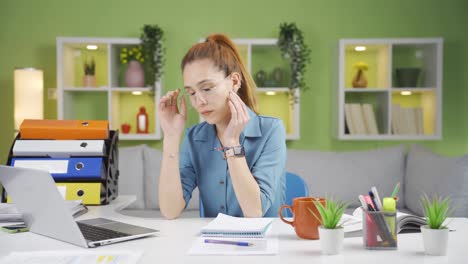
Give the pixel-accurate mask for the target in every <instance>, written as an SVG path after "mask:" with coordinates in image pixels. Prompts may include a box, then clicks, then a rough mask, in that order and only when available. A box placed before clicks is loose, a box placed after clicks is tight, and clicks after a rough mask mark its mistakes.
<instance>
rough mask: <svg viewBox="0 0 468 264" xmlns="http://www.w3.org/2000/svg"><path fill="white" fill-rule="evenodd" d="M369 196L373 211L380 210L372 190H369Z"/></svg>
mask: <svg viewBox="0 0 468 264" xmlns="http://www.w3.org/2000/svg"><path fill="white" fill-rule="evenodd" d="M369 197H370V200H371V203H372V206H373V207H374V209H375V211H380V208H379V205H378V204H377V201H376V199H375V195H374V193H373V192H372V191H369Z"/></svg>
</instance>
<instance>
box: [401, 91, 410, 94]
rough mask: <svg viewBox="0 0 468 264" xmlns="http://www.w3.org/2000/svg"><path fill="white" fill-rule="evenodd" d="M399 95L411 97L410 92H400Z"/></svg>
mask: <svg viewBox="0 0 468 264" xmlns="http://www.w3.org/2000/svg"><path fill="white" fill-rule="evenodd" d="M400 94H401V95H411V91H402V92H401V93H400Z"/></svg>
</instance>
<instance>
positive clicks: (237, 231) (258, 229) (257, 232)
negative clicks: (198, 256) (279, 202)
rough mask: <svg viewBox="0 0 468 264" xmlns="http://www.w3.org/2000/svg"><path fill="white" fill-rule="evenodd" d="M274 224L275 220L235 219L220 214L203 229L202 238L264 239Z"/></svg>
mask: <svg viewBox="0 0 468 264" xmlns="http://www.w3.org/2000/svg"><path fill="white" fill-rule="evenodd" d="M272 222H273V218H244V217H233V216H229V215H225V214H222V213H218V216H217V217H216V218H215V219H213V221H211V222H210V223H209V224H208V225H206V226H204V227H203V228H202V229H201V234H202V236H210V237H252V238H262V237H264V236H265V234H266V232H267V231H268V228H269V227H270V225H271V223H272Z"/></svg>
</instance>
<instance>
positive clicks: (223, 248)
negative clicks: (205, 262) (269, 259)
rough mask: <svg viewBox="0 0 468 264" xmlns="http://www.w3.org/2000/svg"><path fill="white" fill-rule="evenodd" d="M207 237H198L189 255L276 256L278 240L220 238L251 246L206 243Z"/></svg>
mask: <svg viewBox="0 0 468 264" xmlns="http://www.w3.org/2000/svg"><path fill="white" fill-rule="evenodd" d="M205 239H207V238H206V237H197V239H196V240H195V241H194V242H193V244H192V247H191V248H190V249H189V251H188V254H189V255H236V256H237V255H276V254H278V238H277V237H268V238H228V237H223V238H219V239H220V240H230V241H242V242H249V243H252V244H253V245H251V246H236V245H226V244H213V243H205Z"/></svg>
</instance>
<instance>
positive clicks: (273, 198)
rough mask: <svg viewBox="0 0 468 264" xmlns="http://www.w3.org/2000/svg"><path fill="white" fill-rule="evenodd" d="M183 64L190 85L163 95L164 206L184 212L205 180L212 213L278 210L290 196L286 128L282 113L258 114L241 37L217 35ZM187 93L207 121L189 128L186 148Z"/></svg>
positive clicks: (165, 210)
mask: <svg viewBox="0 0 468 264" xmlns="http://www.w3.org/2000/svg"><path fill="white" fill-rule="evenodd" d="M181 67H182V75H183V81H184V90H183V91H181V90H180V89H177V90H175V91H170V92H168V93H167V94H166V95H164V96H163V97H162V98H161V100H160V101H159V103H158V115H159V118H160V120H161V127H162V129H163V132H164V140H163V158H162V163H161V173H160V177H159V204H160V208H161V212H162V214H163V215H164V216H165V217H166V218H169V219H173V218H176V217H178V216H179V215H180V214H181V212H182V210H183V209H184V208H185V207H186V206H187V204H188V202H189V200H190V198H191V196H192V191H193V190H194V189H195V188H196V187H197V186H198V188H199V191H200V199H201V202H202V203H203V208H204V214H205V216H207V217H215V216H216V215H217V214H218V213H224V214H228V215H232V216H244V217H263V216H270V217H271V216H277V213H278V209H279V207H280V205H281V204H282V203H283V202H284V197H285V176H284V175H285V171H284V166H285V162H286V143H285V129H284V126H283V123H282V122H281V120H279V119H276V118H272V117H264V116H259V115H257V110H256V105H255V97H254V91H255V83H254V81H253V80H252V77H251V76H250V75H249V73H248V72H247V70H246V68H245V66H244V65H243V63H242V61H241V58H240V55H239V53H238V51H237V49H236V47H235V45H234V44H233V42H232V41H231V40H230V39H229V38H228V37H227V36H225V35H221V34H215V35H211V36H209V37H208V38H207V40H206V41H205V42H203V43H198V44H195V45H193V46H192V48H190V50H189V51H188V52H187V54H186V55H185V57H184V58H183V60H182V63H181ZM182 95H184V96H182ZM179 96H181V97H182V98H181V100H180V106H179V107H178V105H177V99H178V98H179ZM185 98H188V100H190V103H191V105H192V107H193V108H195V109H196V110H197V112H198V113H199V114H200V115H201V116H203V118H204V119H205V122H203V123H200V124H197V125H195V126H193V127H191V128H189V129H187V130H186V131H185V137H184V139H183V141H182V146H181V147H180V153H179V144H180V138H181V136H182V134H183V131H184V127H185V121H186V117H187V108H186V101H185Z"/></svg>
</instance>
